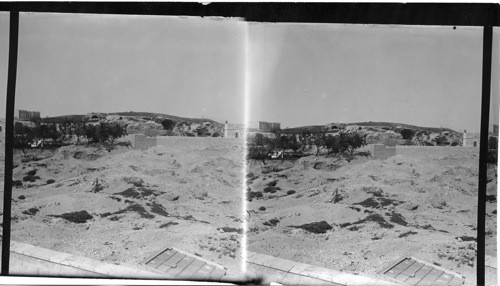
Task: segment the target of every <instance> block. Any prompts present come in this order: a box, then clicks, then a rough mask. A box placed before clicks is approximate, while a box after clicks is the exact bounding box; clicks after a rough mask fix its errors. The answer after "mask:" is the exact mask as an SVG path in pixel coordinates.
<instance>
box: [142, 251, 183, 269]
mask: <svg viewBox="0 0 500 286" xmlns="http://www.w3.org/2000/svg"><path fill="white" fill-rule="evenodd" d="M176 253H177V251H173V250H170V249H169V250H166V251H164V252H162V253H160V254H159V255H158V256H156V257H155V258H153V259H152V260H151V261H149V263H147V264H146V265H148V266H151V267H154V268H158V267H159V266H160V265H161V264H162V263H163V262H165V261H167V260H168V259H169V258H170V257H172V256H174V255H175V254H176Z"/></svg>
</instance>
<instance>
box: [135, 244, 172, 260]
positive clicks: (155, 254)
mask: <svg viewBox="0 0 500 286" xmlns="http://www.w3.org/2000/svg"><path fill="white" fill-rule="evenodd" d="M165 251H172V248H171V247H164V248H161V249H159V250H157V251H155V252H153V253H151V255H149V256H148V257H146V258H144V259H143V260H142V261H141V262H140V263H141V264H147V263H148V262H150V261H151V260H153V259H155V258H156V257H157V256H159V255H160V254H162V253H163V252H165Z"/></svg>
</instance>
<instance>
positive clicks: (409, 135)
mask: <svg viewBox="0 0 500 286" xmlns="http://www.w3.org/2000/svg"><path fill="white" fill-rule="evenodd" d="M414 135H415V131H413V130H411V129H403V130H401V136H403V139H405V140H411V139H413V136H414Z"/></svg>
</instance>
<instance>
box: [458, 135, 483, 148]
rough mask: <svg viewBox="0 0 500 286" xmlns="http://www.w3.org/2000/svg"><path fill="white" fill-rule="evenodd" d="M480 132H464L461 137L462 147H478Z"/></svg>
mask: <svg viewBox="0 0 500 286" xmlns="http://www.w3.org/2000/svg"><path fill="white" fill-rule="evenodd" d="M480 137H481V134H480V133H467V132H464V134H463V139H462V146H463V147H477V148H479V139H480Z"/></svg>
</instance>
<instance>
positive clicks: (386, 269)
mask: <svg viewBox="0 0 500 286" xmlns="http://www.w3.org/2000/svg"><path fill="white" fill-rule="evenodd" d="M405 259H406V258H403V259H401V258H399V259H397V260H393V261H392V262H391V263H389V264H387V266H386V267H385V268H383V269H382V270H380V271H379V272H378V273H379V274H382V275H383V274H385V273H386V272H388V271H389V270H391V269H392V268H394V267H395V266H396V265H398V264H399V263H401V262H402V261H403V260H405Z"/></svg>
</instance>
